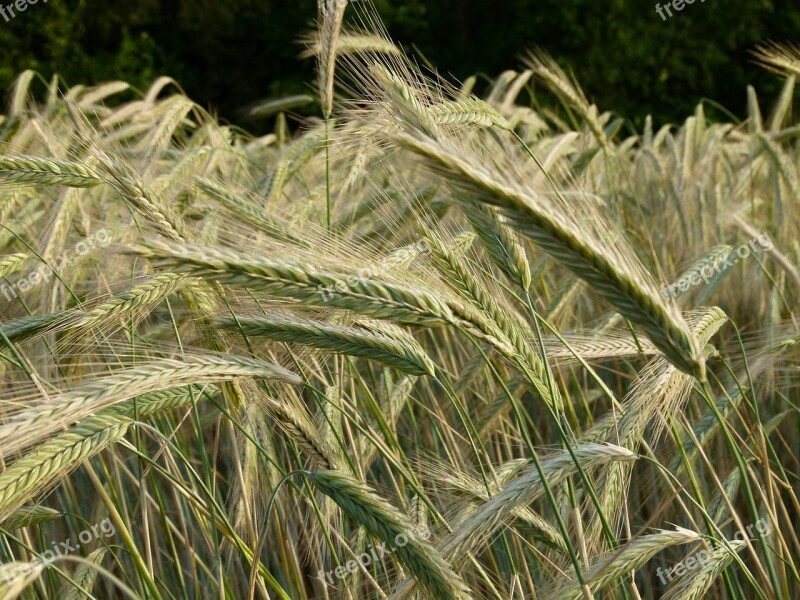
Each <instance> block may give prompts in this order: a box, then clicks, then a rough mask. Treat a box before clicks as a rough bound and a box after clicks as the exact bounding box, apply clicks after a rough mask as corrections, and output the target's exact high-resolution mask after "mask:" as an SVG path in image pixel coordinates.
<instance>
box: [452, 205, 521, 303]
mask: <svg viewBox="0 0 800 600" xmlns="http://www.w3.org/2000/svg"><path fill="white" fill-rule="evenodd" d="M463 206H464V216H465V217H466V218H467V220H468V221H469V223H470V225H472V227H473V229H474V230H475V233H476V234H477V235H478V237H479V238H480V240H481V242H482V243H483V246H484V248H486V252H487V253H488V254H489V257H490V258H491V259H492V261H493V262H494V264H495V265H497V266H498V267H499V268H500V270H501V271H503V273H505V275H506V277H508V279H509V281H511V282H512V283H516V284H517V285H518V286H520V287H521V288H522V289H523V290H528V289H529V288H530V287H531V269H530V264H529V263H528V258H527V257H526V256H525V248H523V246H522V244H521V243H520V242H519V240H518V239H516V234H515V233H513V232H512V231H511V230H510V229H509V227H508V226H507V225H506V224H505V223H503V222H502V221H501V220H500V217H498V216H497V213H496V212H495V211H496V209H495V208H493V207H490V206H486V205H485V204H481V203H479V202H469V201H465V202H464V205H463Z"/></svg>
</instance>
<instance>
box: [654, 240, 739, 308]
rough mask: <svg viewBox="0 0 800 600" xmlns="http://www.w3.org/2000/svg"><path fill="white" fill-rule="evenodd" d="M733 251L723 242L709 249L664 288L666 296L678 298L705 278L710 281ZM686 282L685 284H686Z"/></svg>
mask: <svg viewBox="0 0 800 600" xmlns="http://www.w3.org/2000/svg"><path fill="white" fill-rule="evenodd" d="M731 252H733V248H732V247H731V246H728V245H727V244H721V245H719V246H714V247H713V248H711V249H709V250H708V252H706V253H705V254H703V256H701V257H700V258H698V259H697V260H696V261H695V262H693V263H692V264H691V265H689V266H688V267H687V268H686V270H685V271H684V272H683V273H681V275H680V276H679V277H677V278H676V279H675V282H674V283H672V284H670V285H668V286H667V287H665V288H664V290H662V292H663V293H664V296H665V297H666V298H670V297H672V298H677V297H678V296H679V295H681V294H682V293H684V292H685V291H687V290H689V289H690V287H691V286H693V285H697V284H698V283H700V279H701V277H702V279H703V280H705V281H708V279H709V278H710V274H713V273H716V272H717V271H721V270H722V267H723V265H724V263H725V261H726V259H727V258H728V257H729V256H730V254H731ZM684 283H685V285H684Z"/></svg>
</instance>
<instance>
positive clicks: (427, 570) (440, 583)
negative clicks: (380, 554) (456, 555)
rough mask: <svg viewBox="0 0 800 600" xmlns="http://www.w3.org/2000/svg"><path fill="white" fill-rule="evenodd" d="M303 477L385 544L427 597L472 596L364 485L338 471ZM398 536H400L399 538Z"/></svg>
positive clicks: (406, 524)
mask: <svg viewBox="0 0 800 600" xmlns="http://www.w3.org/2000/svg"><path fill="white" fill-rule="evenodd" d="M307 477H308V478H309V480H310V481H311V482H312V483H313V484H314V486H315V487H316V488H317V489H318V490H319V491H320V492H322V493H323V494H325V495H326V496H328V497H329V498H331V499H332V500H333V501H334V502H336V504H338V505H339V506H340V507H341V509H342V510H343V511H344V512H345V513H346V514H347V515H349V516H350V517H351V518H352V519H353V520H354V521H356V522H357V523H358V524H359V525H361V526H362V527H364V528H365V529H366V530H367V532H368V533H369V534H370V535H372V536H374V537H376V538H378V539H379V540H381V541H383V542H384V543H386V544H387V545H388V546H389V548H393V552H394V554H395V556H396V557H397V558H398V560H399V561H400V562H401V563H402V564H403V566H404V567H405V568H406V569H408V571H409V572H410V573H411V574H412V575H413V577H414V578H415V580H417V581H418V582H419V583H420V585H422V586H423V587H424V588H425V590H426V591H427V592H428V594H429V595H430V597H431V598H435V599H437V600H468V599H469V598H472V595H471V593H470V591H469V588H467V586H466V584H465V583H464V582H463V580H462V579H461V577H459V576H458V575H457V574H456V573H455V572H454V571H453V570H452V569H451V567H450V565H448V563H447V561H446V560H445V559H444V558H442V556H441V555H440V554H439V552H438V551H437V550H436V549H435V548H434V547H433V546H431V545H430V544H429V543H428V542H426V541H424V540H421V539H411V536H410V532H413V531H414V530H415V528H414V524H413V523H412V522H411V521H410V520H409V519H408V517H406V516H405V515H404V514H403V513H402V512H400V511H399V510H398V509H396V508H395V507H394V506H392V505H391V504H389V503H388V502H387V501H386V500H384V499H383V498H381V497H380V496H379V495H378V494H376V493H375V492H374V491H373V490H371V489H370V488H369V487H368V486H367V485H365V484H363V483H361V482H359V481H356V480H355V479H353V478H352V477H350V476H349V475H346V474H344V473H341V472H338V471H320V472H316V473H307ZM401 535H402V536H406V537H407V539H408V543H407V544H402V545H401V544H398V542H397V539H398V536H401ZM401 539H402V538H401Z"/></svg>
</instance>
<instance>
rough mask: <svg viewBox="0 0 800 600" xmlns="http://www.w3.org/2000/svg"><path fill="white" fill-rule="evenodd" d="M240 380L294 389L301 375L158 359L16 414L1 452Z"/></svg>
mask: <svg viewBox="0 0 800 600" xmlns="http://www.w3.org/2000/svg"><path fill="white" fill-rule="evenodd" d="M242 377H256V378H262V379H274V380H276V381H283V382H287V383H293V384H299V383H301V382H302V380H301V379H300V378H299V377H298V376H297V375H295V374H294V373H292V372H290V371H287V370H286V369H284V368H282V367H279V366H278V365H275V364H272V363H267V362H263V361H259V360H255V359H250V358H244V357H241V356H233V355H226V356H214V355H201V356H186V357H184V358H182V359H180V360H177V359H160V360H157V361H153V362H151V363H149V364H143V365H139V366H136V367H133V368H130V369H123V370H121V371H118V372H116V373H112V374H111V375H107V376H105V377H99V378H97V379H95V380H93V381H89V382H88V383H84V384H82V385H79V386H78V387H76V388H74V389H73V390H71V391H69V392H65V393H63V394H59V395H57V396H53V397H51V398H48V399H47V400H42V401H40V402H39V403H37V404H35V405H33V406H31V407H29V408H26V409H23V410H21V411H19V412H17V413H15V414H14V415H13V417H11V418H9V420H8V421H6V422H5V423H3V424H2V425H0V439H2V440H3V446H2V448H0V450H2V453H3V455H4V456H11V455H13V454H15V453H16V452H18V451H20V450H22V449H23V448H25V447H27V446H31V445H33V444H36V443H39V442H40V441H41V440H43V439H46V438H47V437H48V436H49V435H51V434H53V433H55V432H56V431H58V430H60V429H62V428H63V427H64V426H66V425H69V424H71V423H74V422H77V421H80V420H82V419H83V418H85V417H86V416H88V415H91V414H93V413H95V412H96V411H98V410H100V409H102V408H106V407H108V406H113V405H114V404H118V403H120V402H122V401H124V400H127V399H129V398H132V397H134V396H139V395H142V394H146V393H148V392H157V391H161V390H165V389H169V388H175V387H179V386H182V385H188V384H199V383H212V382H215V381H233V380H235V379H238V378H242Z"/></svg>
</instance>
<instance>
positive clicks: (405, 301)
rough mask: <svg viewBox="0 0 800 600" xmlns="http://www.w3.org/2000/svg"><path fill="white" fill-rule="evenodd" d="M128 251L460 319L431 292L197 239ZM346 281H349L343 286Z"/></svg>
mask: <svg viewBox="0 0 800 600" xmlns="http://www.w3.org/2000/svg"><path fill="white" fill-rule="evenodd" d="M128 252H130V253H132V254H137V255H139V256H144V257H146V258H150V259H151V260H154V261H155V262H156V263H157V264H159V265H161V266H170V267H171V268H172V269H173V270H176V271H180V272H184V273H187V274H189V275H192V276H195V277H200V278H206V279H211V280H214V281H218V282H220V283H224V284H227V285H232V286H238V287H247V288H251V289H253V290H257V291H261V292H265V293H269V294H273V295H275V296H280V297H284V298H293V299H295V300H299V301H301V302H303V303H304V304H311V305H317V306H327V307H335V308H343V309H345V310H352V311H353V312H356V313H359V314H362V315H366V316H370V317H374V318H378V319H391V320H396V321H402V322H407V323H416V324H420V325H428V326H437V325H444V324H446V323H454V322H456V319H455V317H454V316H453V313H452V311H451V310H450V309H449V308H448V306H447V305H446V303H445V302H443V301H442V300H440V299H439V298H437V297H436V296H434V295H433V294H431V293H429V292H427V291H424V290H422V289H419V288H414V287H411V286H405V285H400V284H395V283H390V282H388V281H382V280H378V279H365V278H359V277H356V276H353V275H348V274H344V273H336V272H331V271H322V270H312V269H310V268H309V267H307V266H305V265H300V264H297V263H293V262H289V261H282V260H274V259H266V258H263V257H261V256H253V255H248V254H244V253H240V252H234V251H232V250H228V249H222V248H212V247H209V246H199V245H195V244H185V243H184V244H175V243H170V242H166V241H151V242H148V243H147V244H137V245H134V246H132V247H130V248H129V249H128ZM345 281H347V283H348V285H346V286H343V285H342V284H343V283H345ZM337 284H338V285H337ZM325 290H329V291H328V292H326V291H325Z"/></svg>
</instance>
